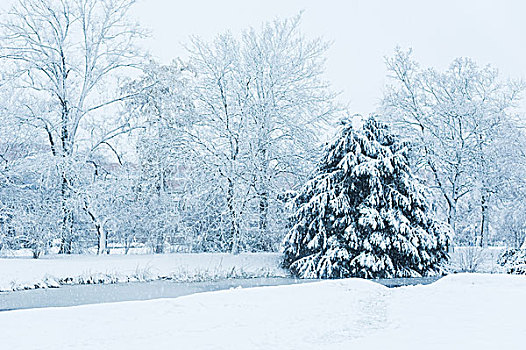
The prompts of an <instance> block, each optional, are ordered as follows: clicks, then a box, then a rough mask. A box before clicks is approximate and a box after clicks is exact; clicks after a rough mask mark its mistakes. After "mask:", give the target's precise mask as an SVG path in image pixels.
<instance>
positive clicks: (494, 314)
mask: <svg viewBox="0 0 526 350" xmlns="http://www.w3.org/2000/svg"><path fill="white" fill-rule="evenodd" d="M525 291H526V277H524V276H511V275H483V274H459V275H452V276H448V277H445V278H443V279H442V280H440V281H438V282H436V283H434V284H431V285H428V286H416V287H402V288H395V289H388V288H385V287H383V286H381V285H379V284H376V283H373V282H370V281H365V280H361V279H347V280H336V281H323V282H314V283H309V284H303V285H291V286H278V287H261V288H252V289H234V290H228V291H222V292H211V293H203V294H196V295H191V296H186V297H181V298H175V299H158V300H150V301H134V302H122V303H112V304H99V305H86V306H76V307H66V308H47V309H33V310H20V311H7V312H2V313H0V329H2V332H0V344H2V348H5V349H164V348H166V349H194V350H199V349H229V350H231V349H273V350H275V349H345V348H347V349H523V348H524V335H525V334H526V323H524V322H523V321H522V319H523V317H524V315H525V314H526V304H525V303H524V302H523V300H524V293H525ZM28 327H30V330H28ZM28 332H30V334H31V336H28Z"/></svg>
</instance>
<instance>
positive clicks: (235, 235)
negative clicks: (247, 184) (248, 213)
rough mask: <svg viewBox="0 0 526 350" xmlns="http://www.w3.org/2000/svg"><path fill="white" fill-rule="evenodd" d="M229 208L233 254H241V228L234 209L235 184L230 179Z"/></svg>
mask: <svg viewBox="0 0 526 350" xmlns="http://www.w3.org/2000/svg"><path fill="white" fill-rule="evenodd" d="M227 206H228V213H229V216H230V236H231V237H232V250H231V253H232V254H239V227H238V225H237V219H236V212H235V209H234V183H233V181H232V180H231V179H228V190H227Z"/></svg>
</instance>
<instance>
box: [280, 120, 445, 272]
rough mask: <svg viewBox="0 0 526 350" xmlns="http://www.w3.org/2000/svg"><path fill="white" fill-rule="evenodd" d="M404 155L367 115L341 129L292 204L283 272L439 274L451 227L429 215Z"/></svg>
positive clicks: (403, 148)
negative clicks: (291, 222) (292, 214)
mask: <svg viewBox="0 0 526 350" xmlns="http://www.w3.org/2000/svg"><path fill="white" fill-rule="evenodd" d="M407 149H408V145H407V144H406V143H403V142H400V141H399V140H398V139H397V138H396V137H395V136H393V135H392V134H390V132H389V130H388V128H387V126H386V125H384V124H382V123H380V122H378V121H377V120H376V119H375V118H374V117H370V118H368V119H367V120H365V121H364V123H363V125H362V126H361V127H360V128H354V127H353V126H352V123H350V122H349V123H347V124H346V125H345V126H344V127H343V129H342V131H341V134H340V136H339V138H338V139H337V140H336V142H334V143H333V144H332V145H330V146H329V147H328V149H327V151H326V154H325V155H324V156H323V158H322V160H321V162H320V163H319V165H318V168H317V171H316V173H315V174H314V176H313V177H312V178H311V179H310V180H309V181H308V182H307V183H306V184H305V185H304V186H303V188H302V189H301V190H300V191H299V194H298V195H297V196H296V198H295V199H294V201H293V202H294V205H295V209H296V212H295V215H294V218H293V227H292V229H291V230H290V232H289V233H288V235H287V236H286V238H285V241H284V253H285V257H284V266H285V267H287V268H289V269H290V270H291V271H292V273H293V274H295V275H298V276H299V277H302V278H340V277H351V276H356V277H365V278H384V277H410V276H422V275H431V274H436V273H440V272H441V270H442V263H443V262H444V261H445V260H446V259H447V258H448V255H447V247H448V244H449V237H450V233H451V228H450V226H449V225H447V224H445V223H443V222H440V221H438V220H436V219H435V218H434V215H433V214H434V213H433V212H431V211H430V209H429V206H428V204H427V202H426V193H427V192H426V189H425V188H424V187H423V186H422V185H421V184H420V183H419V182H418V181H417V179H415V178H414V177H413V175H412V173H411V171H410V168H409V164H408V160H407Z"/></svg>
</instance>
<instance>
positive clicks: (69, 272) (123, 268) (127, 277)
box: [0, 253, 286, 349]
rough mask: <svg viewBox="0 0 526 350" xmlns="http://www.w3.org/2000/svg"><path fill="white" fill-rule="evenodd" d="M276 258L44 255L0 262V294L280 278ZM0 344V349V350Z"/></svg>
mask: <svg viewBox="0 0 526 350" xmlns="http://www.w3.org/2000/svg"><path fill="white" fill-rule="evenodd" d="M280 259H281V256H280V255H279V254H277V253H257V254H250V253H244V254H239V255H232V254H221V253H217V254H216V253H202V254H160V255H103V256H82V255H70V256H64V255H62V256H52V257H49V256H46V257H44V258H41V259H20V258H4V259H0V291H11V290H22V289H34V288H46V287H57V286H59V285H61V284H93V283H117V282H129V281H148V280H155V279H160V278H170V279H175V280H178V281H199V280H213V279H218V278H230V277H270V276H272V277H275V276H285V275H286V272H285V271H284V270H282V269H281V268H280V267H279V263H280ZM1 348H2V347H1V344H0V349H1Z"/></svg>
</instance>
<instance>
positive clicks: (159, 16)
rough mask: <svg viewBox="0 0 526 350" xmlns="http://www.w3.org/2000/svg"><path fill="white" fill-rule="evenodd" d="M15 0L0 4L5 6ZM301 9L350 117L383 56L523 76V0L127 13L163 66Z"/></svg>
mask: <svg viewBox="0 0 526 350" xmlns="http://www.w3.org/2000/svg"><path fill="white" fill-rule="evenodd" d="M13 1H14V0H0V4H1V6H0V7H4V8H6V7H7V5H8V3H10V2H13ZM301 10H305V12H304V16H303V23H302V26H303V30H304V32H305V33H306V34H307V35H309V36H313V37H314V36H323V37H324V38H325V39H327V40H330V41H332V42H333V45H332V47H331V49H330V51H329V55H328V62H327V77H328V79H329V80H330V81H331V82H332V83H333V85H334V87H335V88H336V89H337V90H341V91H343V95H342V98H343V99H344V100H346V101H350V102H351V104H350V107H351V112H353V113H362V114H367V113H370V112H372V111H373V110H374V109H375V106H376V104H377V103H378V101H379V99H380V98H381V96H382V88H383V86H384V83H385V75H386V73H385V67H384V56H385V55H390V54H391V53H392V52H393V49H394V47H395V46H396V45H400V46H402V47H403V48H408V47H411V48H413V50H414V53H415V57H416V58H417V59H418V60H419V61H420V62H421V63H422V64H424V65H432V66H437V67H440V68H444V67H446V66H447V65H448V64H449V62H451V60H452V59H454V58H455V57H459V56H469V57H472V58H474V59H475V60H476V61H477V62H479V63H480V64H488V63H491V64H493V65H494V66H495V67H497V68H499V69H500V71H501V73H502V74H503V76H504V77H526V20H525V19H524V17H525V15H526V1H523V0H515V1H512V0H508V1H502V0H501V1H497V0H495V1H490V0H464V1H461V0H456V1H455V0H440V1H425V0H398V1H393V0H382V1H379V0H377V1H374V0H368V1H367V0H361V1H359V0H350V1H343V0H342V1H331V0H325V1H313V0H265V1H259V0H251V1H249V0H221V1H218V0H185V1H170V0H138V4H137V5H136V7H135V10H134V16H135V17H136V18H137V19H138V20H139V21H140V22H141V23H142V24H143V25H144V26H145V27H147V28H149V29H150V30H151V33H152V37H151V38H150V39H148V41H146V42H145V45H146V46H147V47H148V49H150V51H151V53H152V54H153V55H154V56H156V57H157V58H159V59H160V60H161V61H162V62H166V63H167V62H169V61H170V60H171V59H172V58H174V57H177V56H182V55H184V49H183V47H182V44H183V43H184V42H186V41H187V38H188V36H189V35H193V34H196V35H199V36H202V37H204V38H212V37H214V36H215V35H216V34H217V33H219V32H223V31H225V30H230V31H232V32H233V33H237V32H241V31H242V30H243V29H244V28H247V27H249V26H256V27H257V26H259V25H260V23H261V22H263V21H267V20H271V19H273V18H275V17H290V16H294V15H296V14H298V13H299V12H300V11H301Z"/></svg>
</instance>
